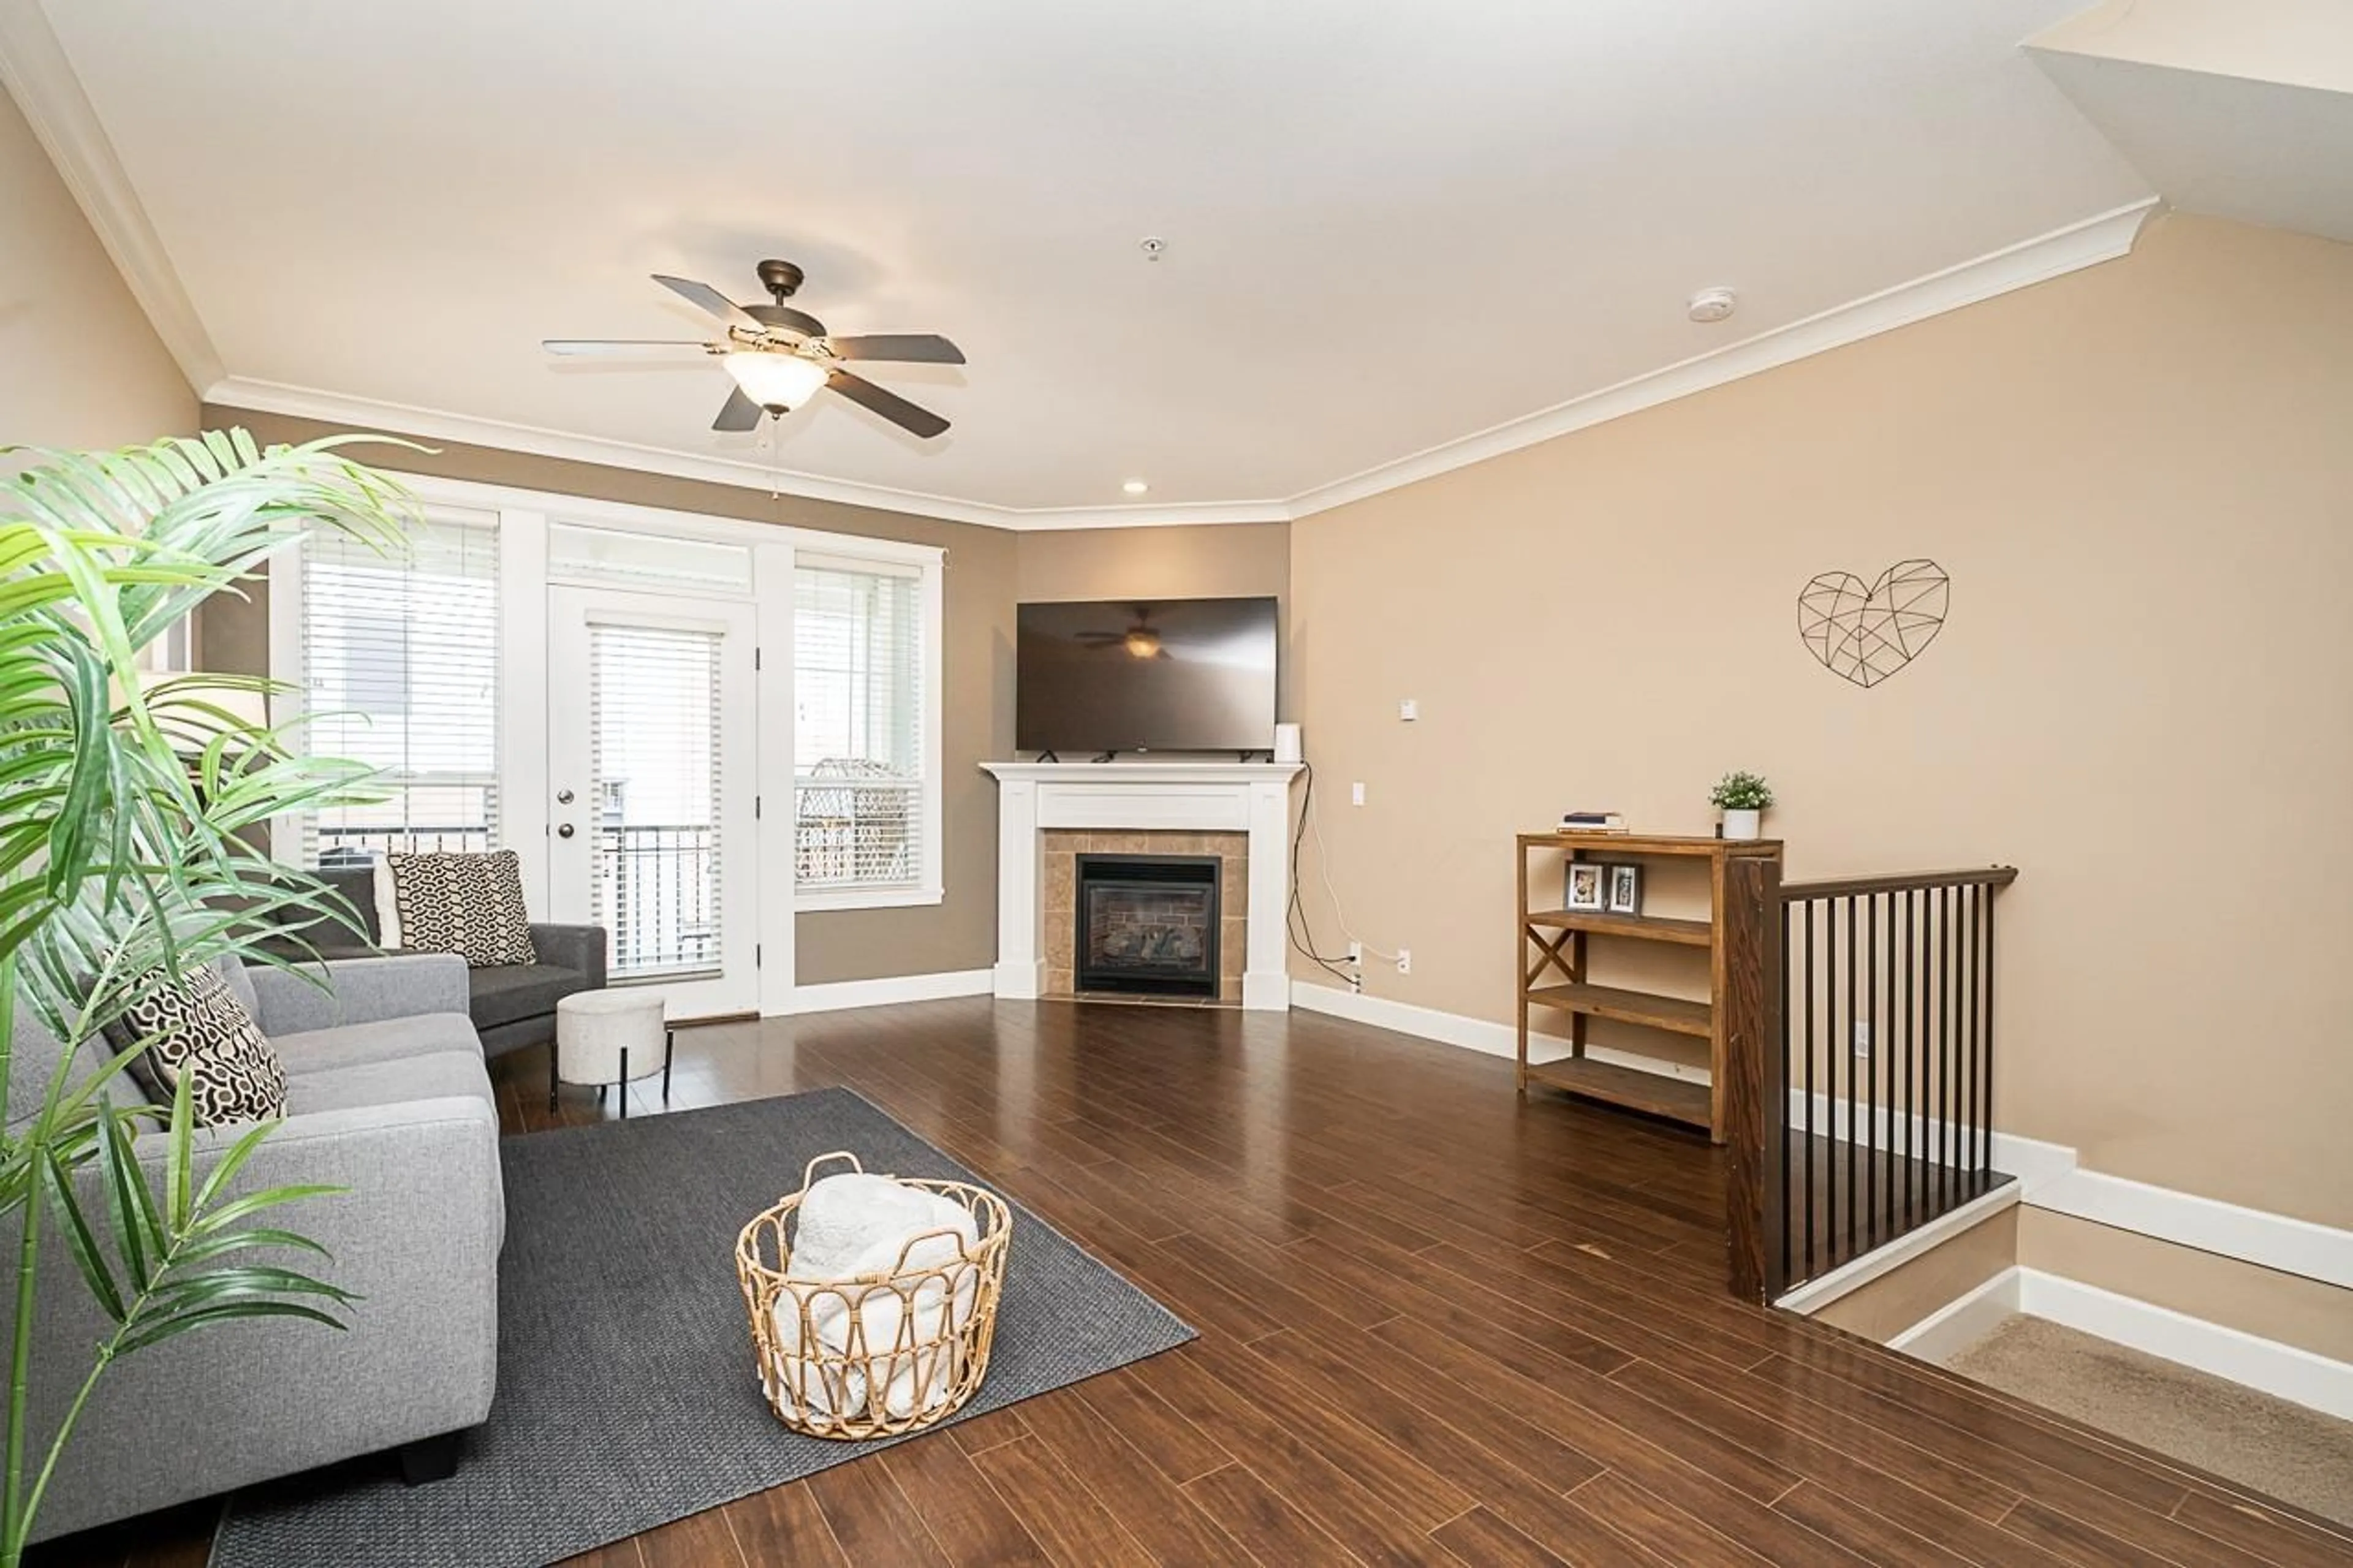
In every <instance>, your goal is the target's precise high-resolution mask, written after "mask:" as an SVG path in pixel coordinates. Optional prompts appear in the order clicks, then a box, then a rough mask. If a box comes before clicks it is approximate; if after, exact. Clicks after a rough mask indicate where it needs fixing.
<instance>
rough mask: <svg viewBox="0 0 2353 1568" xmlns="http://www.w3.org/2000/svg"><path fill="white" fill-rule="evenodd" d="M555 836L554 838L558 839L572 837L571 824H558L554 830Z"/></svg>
mask: <svg viewBox="0 0 2353 1568" xmlns="http://www.w3.org/2000/svg"><path fill="white" fill-rule="evenodd" d="M555 836H556V837H558V838H569V837H572V824H570V823H568V822H566V823H561V824H559V825H558V826H556V829H555Z"/></svg>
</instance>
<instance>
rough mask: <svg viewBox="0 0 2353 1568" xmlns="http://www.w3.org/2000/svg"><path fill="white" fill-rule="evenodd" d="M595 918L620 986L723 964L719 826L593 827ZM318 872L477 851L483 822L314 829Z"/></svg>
mask: <svg viewBox="0 0 2353 1568" xmlns="http://www.w3.org/2000/svg"><path fill="white" fill-rule="evenodd" d="M589 832H590V833H591V834H593V835H594V837H593V839H592V840H591V847H592V848H593V849H594V851H595V854H596V868H595V873H594V875H595V878H596V889H595V893H594V898H595V900H596V920H597V922H598V923H599V924H601V925H603V926H604V927H605V929H606V931H607V940H608V942H609V943H610V946H609V948H608V951H607V966H608V970H609V973H610V974H611V976H612V978H614V979H616V980H649V979H655V978H660V977H672V976H678V975H684V974H696V973H713V972H715V971H716V970H717V969H718V968H719V965H720V942H719V937H720V902H719V863H718V847H719V830H718V829H717V828H715V827H712V826H707V825H704V826H686V825H678V824H669V823H629V824H617V823H616V824H607V825H604V826H596V827H592V828H590V829H589ZM319 841H320V851H319V863H320V865H321V866H322V867H332V866H354V865H364V864H366V863H367V862H369V861H372V860H374V859H375V858H376V857H377V856H379V855H382V854H385V853H386V852H396V853H402V854H415V853H425V852H432V851H448V852H454V853H464V854H472V853H480V852H481V851H484V850H487V849H489V848H491V829H490V828H489V827H488V826H483V825H479V824H476V825H439V826H436V825H416V826H403V827H360V826H332V827H321V828H320V829H319Z"/></svg>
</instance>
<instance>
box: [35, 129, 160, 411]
mask: <svg viewBox="0 0 2353 1568" xmlns="http://www.w3.org/2000/svg"><path fill="white" fill-rule="evenodd" d="M0 213H5V217H0V367H5V368H0V446H28V447H124V446H129V445H131V444H132V443H134V442H140V441H152V440H153V439H155V438H156V437H160V436H185V435H187V434H189V433H190V432H192V431H194V430H195V427H196V399H195V394H194V393H192V392H190V391H189V390H188V384H187V382H186V381H185V380H184V379H182V377H181V375H180V371H179V367H178V366H177V365H175V364H174V363H172V357H171V355H170V354H168V353H165V352H164V344H163V341H162V340H161V339H159V338H158V337H156V335H155V331H154V329H153V327H151V326H149V325H148V324H147V318H146V316H145V315H144V314H143V313H142V312H141V310H140V309H139V306H138V304H137V302H136V301H134V300H132V297H131V290H130V289H129V288H128V287H126V286H125V285H124V283H123V281H122V275H121V273H119V272H117V271H116V270H115V269H114V262H113V261H112V259H111V258H109V257H108V256H107V254H106V251H105V248H104V247H102V246H100V244H99V240H98V236H97V235H96V234H94V233H93V232H91V230H90V224H89V222H88V221H87V220H86V219H85V218H83V216H82V214H81V208H79V206H77V205H74V199H73V195H72V194H71V193H70V192H69V191H68V190H67V189H66V186H65V182H64V181H62V180H60V179H59V178H58V173H57V170H56V169H55V168H53V167H52V166H51V165H50V163H49V158H48V154H47V153H46V152H44V151H42V148H41V144H40V142H38V141H37V140H35V139H34V136H33V131H32V127H31V126H29V125H26V123H25V117H24V116H23V115H22V114H20V113H18V112H17V110H16V103H15V102H14V101H13V100H10V99H9V97H8V96H7V94H6V93H5V92H0Z"/></svg>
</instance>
